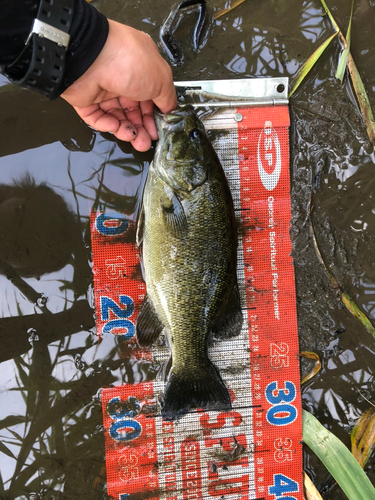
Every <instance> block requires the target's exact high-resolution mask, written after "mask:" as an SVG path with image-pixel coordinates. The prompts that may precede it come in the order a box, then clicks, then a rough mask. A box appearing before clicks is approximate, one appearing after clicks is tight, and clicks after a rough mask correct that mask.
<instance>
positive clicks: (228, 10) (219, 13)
mask: <svg viewBox="0 0 375 500" xmlns="http://www.w3.org/2000/svg"><path fill="white" fill-rule="evenodd" d="M244 1H245V0H237V2H234V4H233V5H231V6H230V7H229V8H228V9H222V10H219V11H218V12H215V14H214V15H213V16H212V17H213V18H214V19H219V17H221V16H224V14H228V12H230V11H231V10H233V9H235V8H236V7H238V6H239V5H241V3H243V2H244Z"/></svg>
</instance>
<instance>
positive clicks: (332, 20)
mask: <svg viewBox="0 0 375 500" xmlns="http://www.w3.org/2000/svg"><path fill="white" fill-rule="evenodd" d="M320 2H321V4H322V5H323V9H324V10H325V11H326V14H327V16H328V17H329V18H330V20H331V23H332V24H333V27H334V28H335V30H336V31H340V28H339V26H338V24H337V23H336V21H335V18H334V17H333V15H332V14H331V11H330V10H329V8H328V7H327V4H326V3H325V1H324V0H320Z"/></svg>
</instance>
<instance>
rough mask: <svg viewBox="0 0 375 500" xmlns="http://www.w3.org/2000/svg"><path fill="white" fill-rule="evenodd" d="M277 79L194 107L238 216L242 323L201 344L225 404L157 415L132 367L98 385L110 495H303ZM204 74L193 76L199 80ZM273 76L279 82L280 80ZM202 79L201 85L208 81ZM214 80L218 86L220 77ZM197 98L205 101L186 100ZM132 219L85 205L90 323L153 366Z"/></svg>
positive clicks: (155, 395) (182, 499) (156, 394)
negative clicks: (118, 381) (141, 321)
mask: <svg viewBox="0 0 375 500" xmlns="http://www.w3.org/2000/svg"><path fill="white" fill-rule="evenodd" d="M285 80H286V79H267V80H266V81H265V82H264V83H262V81H264V79H256V80H251V81H253V82H256V85H258V87H259V85H261V86H262V85H263V86H266V87H267V89H268V90H267V91H266V92H265V91H264V89H263V95H261V96H256V99H255V101H254V99H253V103H251V102H250V103H249V102H248V101H251V99H248V101H247V100H246V95H241V94H240V93H239V91H238V88H233V92H236V93H237V94H236V95H240V97H241V102H238V101H237V102H232V104H231V106H232V107H231V108H228V106H223V107H222V108H221V109H219V110H217V109H216V110H215V112H213V113H206V115H205V116H204V117H203V123H204V125H205V128H206V130H215V131H217V134H216V139H214V141H213V145H214V147H215V149H216V151H217V153H218V156H219V158H220V160H221V163H222V166H223V168H224V171H225V174H226V177H227V179H228V183H229V186H230V189H231V192H232V197H233V202H234V207H235V214H236V218H237V221H238V227H239V231H238V266H237V275H238V285H239V290H240V296H241V307H242V310H243V317H244V321H243V326H242V330H241V333H240V335H239V336H238V337H236V338H232V339H230V340H224V341H220V342H216V343H214V345H213V346H211V347H210V349H209V356H210V359H211V360H212V361H213V362H214V364H215V365H216V366H217V368H218V370H219V372H220V374H221V377H222V379H223V381H224V383H225V385H226V387H227V388H228V390H229V393H230V395H231V399H232V407H233V408H232V410H231V411H228V412H217V411H209V412H207V411H204V410H197V411H194V412H191V413H188V414H187V415H185V416H183V417H182V418H180V419H179V420H176V421H173V422H172V421H164V420H163V419H162V417H161V415H160V400H161V396H162V394H163V391H164V382H163V381H161V380H158V379H156V380H154V381H147V382H145V381H143V380H142V379H140V380H139V381H138V383H136V384H127V385H122V386H116V387H113V388H107V389H103V391H102V407H103V422H104V429H105V446H106V468H107V489H108V496H109V498H114V499H116V500H126V499H128V500H136V499H139V500H141V499H153V500H158V499H163V500H193V499H218V498H219V499H225V500H240V499H241V500H245V499H270V500H282V499H283V500H303V486H302V485H303V482H302V445H301V439H302V422H301V399H300V375H299V349H298V336H297V318H296V298H295V283H294V269H293V263H292V258H291V255H290V254H291V241H290V236H289V226H290V219H291V212H290V206H291V204H290V187H289V182H290V179H289V141H288V130H289V111H288V105H287V100H286V89H287V82H286V84H285ZM280 81H282V83H280ZM236 82H239V81H236ZM245 82H246V84H248V82H249V80H246V81H245ZM194 83H197V82H193V83H192V82H189V85H193V84H194ZM204 83H205V82H198V84H200V87H199V88H201V87H202V86H203V85H204ZM207 83H209V84H212V82H207ZM220 83H222V82H220ZM284 84H285V85H284ZM181 85H182V84H181ZM184 85H186V82H184ZM236 85H238V83H236ZM280 85H284V89H285V88H286V89H285V90H284V91H281V92H280V89H281V88H282V87H280ZM182 86H183V85H182ZM258 87H257V88H258ZM269 89H271V90H269ZM276 89H277V90H276ZM208 90H209V93H211V94H212V87H211V88H209V89H208ZM215 90H216V92H217V93H219V94H225V92H222V89H221V88H220V90H219V91H218V88H216V89H215ZM224 90H225V89H224ZM267 92H268V94H267ZM275 92H278V93H281V94H283V95H284V101H283V100H282V99H279V101H280V102H276V100H275V96H274V94H275ZM228 93H229V91H228ZM245 93H246V94H247V95H248V94H250V95H253V94H254V93H256V91H254V90H253V94H251V89H250V91H249V90H248V89H247V90H246V92H245ZM264 94H267V95H264ZM269 94H271V98H270V97H269ZM230 96H231V94H230V93H229V98H230ZM267 99H268V100H267ZM254 102H255V104H254ZM275 104H277V105H275ZM201 106H204V107H207V103H203V104H202V103H200V102H198V103H196V104H195V107H201ZM134 226H135V225H134V222H132V221H129V220H127V218H126V217H125V216H124V215H121V214H114V213H97V214H93V215H92V249H93V269H94V283H95V302H96V314H97V330H98V334H99V335H103V334H112V335H116V338H117V340H118V342H119V344H120V348H122V352H123V355H124V356H127V357H129V358H130V359H132V360H133V361H134V363H136V362H137V360H148V361H150V362H151V363H152V366H159V367H162V364H163V362H165V360H166V359H168V357H169V350H168V347H167V344H166V342H165V339H164V341H163V339H162V340H161V341H160V342H159V341H158V342H157V345H154V346H153V347H152V348H151V349H141V348H139V347H138V346H137V342H136V338H135V323H136V319H137V315H138V312H139V310H140V306H141V304H142V301H143V298H144V296H145V284H144V282H143V281H142V275H141V272H140V263H139V255H138V249H137V247H136V244H135V227H134Z"/></svg>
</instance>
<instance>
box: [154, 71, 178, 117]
mask: <svg viewBox="0 0 375 500" xmlns="http://www.w3.org/2000/svg"><path fill="white" fill-rule="evenodd" d="M153 101H154V103H155V105H156V106H157V107H158V108H159V109H160V111H161V112H162V113H169V112H170V111H173V110H174V109H176V107H177V96H176V89H175V87H174V85H173V80H172V79H171V80H170V82H167V83H165V84H164V85H163V87H162V89H161V92H160V94H159V95H158V97H155V99H153Z"/></svg>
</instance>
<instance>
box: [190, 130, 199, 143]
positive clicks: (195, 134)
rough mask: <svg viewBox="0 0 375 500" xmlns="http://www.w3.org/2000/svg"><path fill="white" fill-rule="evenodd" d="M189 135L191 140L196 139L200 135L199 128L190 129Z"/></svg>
mask: <svg viewBox="0 0 375 500" xmlns="http://www.w3.org/2000/svg"><path fill="white" fill-rule="evenodd" d="M189 137H190V139H191V140H193V141H197V140H199V139H200V138H201V137H202V132H201V131H200V130H199V128H193V130H190V132H189Z"/></svg>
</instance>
